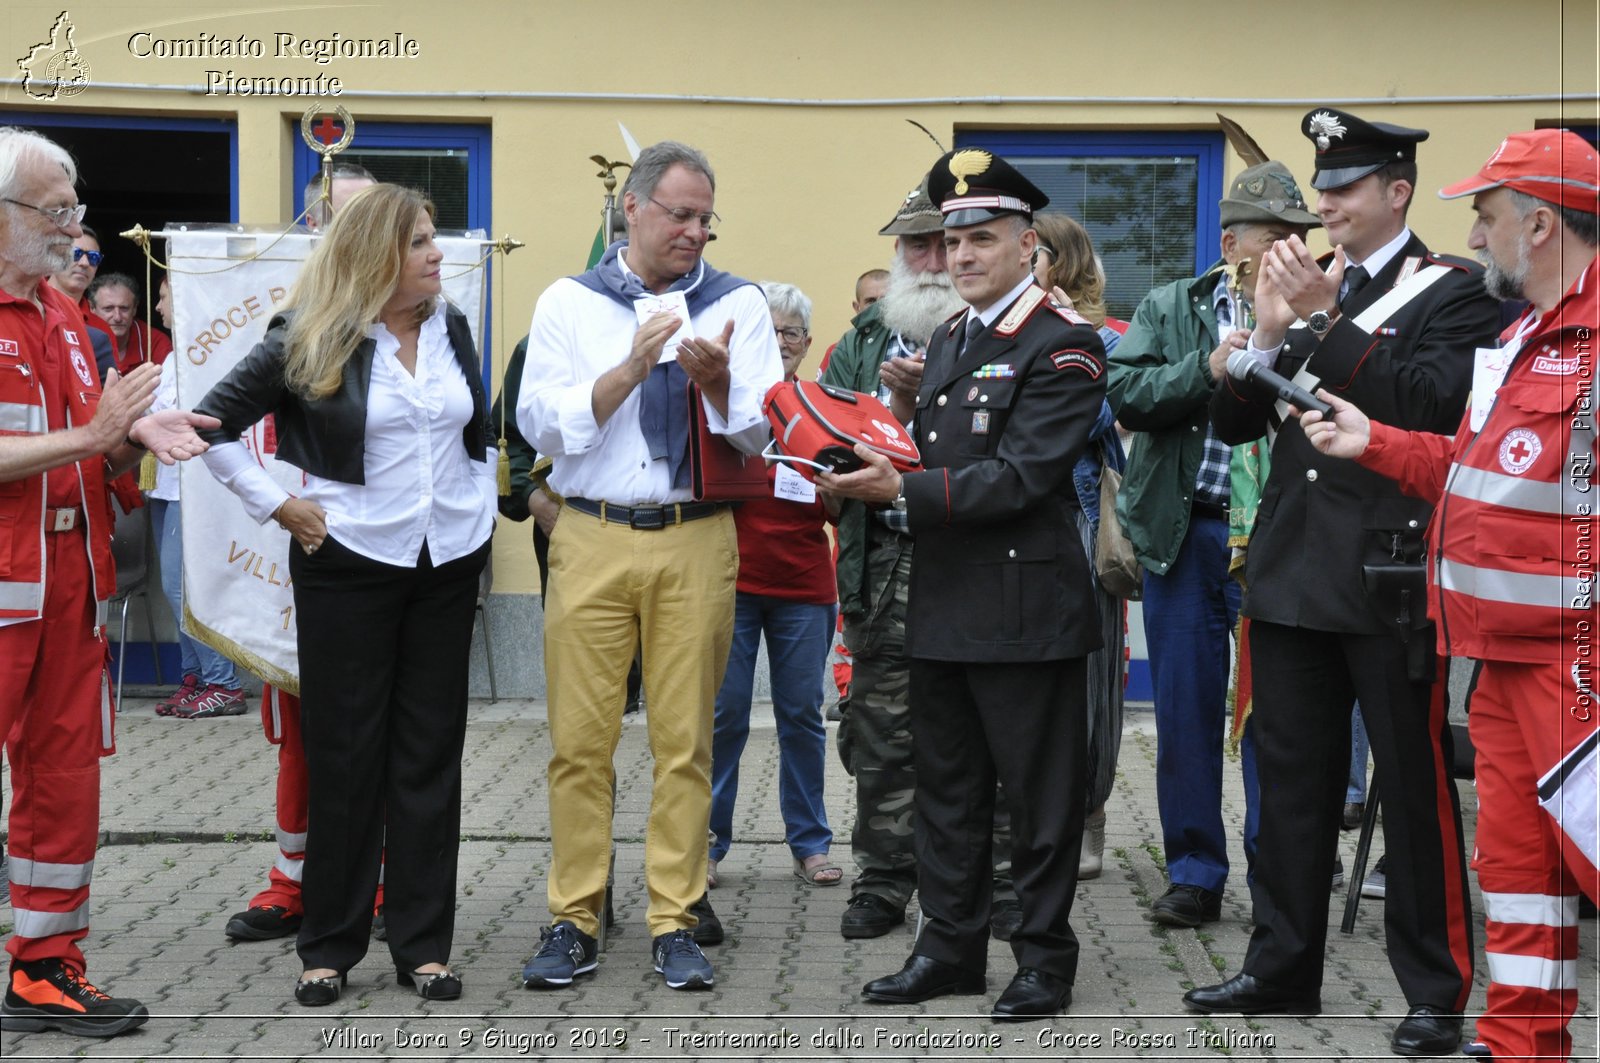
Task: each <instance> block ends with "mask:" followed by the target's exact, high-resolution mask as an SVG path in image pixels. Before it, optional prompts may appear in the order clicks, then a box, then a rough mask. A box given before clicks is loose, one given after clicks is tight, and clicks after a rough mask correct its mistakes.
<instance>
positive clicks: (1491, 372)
mask: <svg viewBox="0 0 1600 1063" xmlns="http://www.w3.org/2000/svg"><path fill="white" fill-rule="evenodd" d="M1538 323H1539V318H1538V316H1537V315H1534V314H1529V315H1528V319H1527V320H1526V321H1524V322H1523V323H1522V325H1521V326H1520V327H1518V329H1517V331H1516V332H1515V333H1514V334H1513V335H1512V337H1511V338H1510V339H1509V340H1507V341H1506V342H1505V344H1504V345H1503V346H1500V347H1479V348H1478V349H1477V351H1476V352H1475V354H1474V357H1473V360H1472V417H1471V418H1470V420H1469V421H1468V422H1467V426H1468V427H1469V428H1470V429H1471V430H1472V433H1473V434H1474V435H1476V434H1477V433H1479V432H1481V431H1483V425H1484V422H1485V421H1487V420H1488V419H1489V410H1490V409H1491V408H1493V406H1494V398H1495V395H1496V394H1497V393H1498V392H1499V390H1500V385H1501V384H1502V383H1504V382H1505V379H1506V371H1507V370H1509V369H1510V368H1511V363H1512V362H1514V361H1515V360H1516V358H1517V352H1519V351H1521V350H1522V343H1523V340H1525V339H1526V338H1527V336H1528V333H1530V332H1532V331H1533V329H1534V326H1536V325H1537V324H1538Z"/></svg>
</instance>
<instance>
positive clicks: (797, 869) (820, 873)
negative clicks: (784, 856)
mask: <svg viewBox="0 0 1600 1063" xmlns="http://www.w3.org/2000/svg"><path fill="white" fill-rule="evenodd" d="M794 877H795V878H797V879H799V880H800V881H801V882H804V883H805V884H806V885H807V886H837V885H838V884H839V883H841V882H843V881H844V869H843V868H842V867H840V866H839V865H838V864H830V863H829V862H828V854H827V853H817V854H816V855H815V856H808V857H806V858H805V859H804V860H796V861H795V862H794Z"/></svg>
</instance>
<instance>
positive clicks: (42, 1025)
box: [0, 959, 150, 1037]
mask: <svg viewBox="0 0 1600 1063" xmlns="http://www.w3.org/2000/svg"><path fill="white" fill-rule="evenodd" d="M149 1018H150V1012H149V1010H148V1009H146V1008H145V1006H144V1005H143V1004H141V1003H139V1002H138V1001H137V1000H130V999H128V998H127V997H113V996H107V995H106V994H105V993H102V992H101V991H100V990H98V989H96V988H95V987H94V986H92V985H90V984H89V983H88V982H87V981H85V980H84V977H83V975H81V974H79V973H78V972H77V971H75V970H73V969H72V968H71V967H68V966H67V965H66V964H65V963H63V962H62V961H61V960H59V959H48V960H34V961H32V962H31V963H17V962H15V961H13V962H12V964H11V981H10V984H9V985H7V986H6V996H5V1001H4V1002H3V1003H0V1030H7V1031H11V1032H17V1033H32V1032H37V1031H39V1030H60V1031H61V1032H62V1033H72V1034H77V1035H78V1036H80V1037H115V1036H116V1035H117V1034H119V1033H126V1032H127V1031H129V1030H132V1029H135V1028H136V1027H139V1026H143V1025H144V1024H145V1022H146V1021H148V1020H149Z"/></svg>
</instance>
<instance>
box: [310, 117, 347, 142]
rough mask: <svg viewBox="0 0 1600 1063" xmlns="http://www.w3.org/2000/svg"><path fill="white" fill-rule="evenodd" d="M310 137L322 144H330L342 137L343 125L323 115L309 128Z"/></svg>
mask: <svg viewBox="0 0 1600 1063" xmlns="http://www.w3.org/2000/svg"><path fill="white" fill-rule="evenodd" d="M311 135H312V136H314V137H316V138H317V139H318V140H319V141H321V142H322V143H324V144H332V143H333V142H334V141H336V140H338V139H339V138H340V137H342V136H344V123H343V122H340V121H338V120H337V119H335V118H333V117H331V116H329V115H323V116H322V117H321V118H319V119H318V120H317V124H316V125H314V126H312V127H311Z"/></svg>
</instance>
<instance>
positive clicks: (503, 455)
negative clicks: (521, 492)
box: [494, 412, 511, 498]
mask: <svg viewBox="0 0 1600 1063" xmlns="http://www.w3.org/2000/svg"><path fill="white" fill-rule="evenodd" d="M501 416H502V417H503V416H504V413H503V412H502V414H501ZM500 431H501V432H504V431H505V425H501V426H500ZM494 483H495V488H496V489H497V490H498V491H499V493H500V497H501V498H510V497H511V455H510V453H509V452H507V450H506V437H505V436H504V435H502V436H501V437H500V457H499V458H498V459H496V460H495V463H494Z"/></svg>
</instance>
